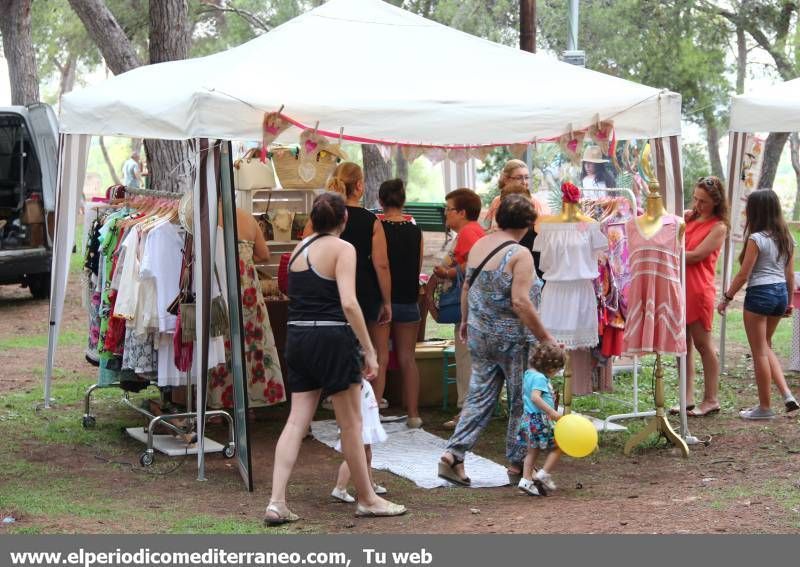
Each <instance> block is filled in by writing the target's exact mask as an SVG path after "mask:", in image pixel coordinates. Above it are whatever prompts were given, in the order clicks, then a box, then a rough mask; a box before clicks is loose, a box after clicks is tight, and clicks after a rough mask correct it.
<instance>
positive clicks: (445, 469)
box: [438, 455, 472, 486]
mask: <svg viewBox="0 0 800 567" xmlns="http://www.w3.org/2000/svg"><path fill="white" fill-rule="evenodd" d="M463 462H464V461H463V460H459V459H458V458H456V456H455V455H453V464H452V465H451V464H450V463H448V462H447V461H445V460H444V459H440V460H439V473H438V476H439V478H443V479H445V480H447V481H450V482H452V483H455V484H458V485H460V486H469V485H470V484H472V479H470V478H469V477H468V476H465V477H462V476H459V474H458V473H457V472H456V470H455V467H456V465H460V464H462V463H463Z"/></svg>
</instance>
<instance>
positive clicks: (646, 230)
mask: <svg viewBox="0 0 800 567" xmlns="http://www.w3.org/2000/svg"><path fill="white" fill-rule="evenodd" d="M665 214H666V211H665V210H664V202H663V201H662V200H661V194H660V193H659V192H658V186H657V185H651V186H650V195H649V196H648V197H647V202H646V204H645V211H644V214H643V215H641V216H639V217H637V218H636V224H637V226H638V227H639V230H640V231H641V232H642V234H643V235H644V236H645V237H647V238H652V237H653V235H654V234H655V233H657V232H658V231H659V230H661V227H662V226H663V220H664V215H665ZM684 230H686V223H685V222H684V221H683V220H682V219H681V220H680V221H679V223H678V238H679V239H681V238H683V232H684Z"/></svg>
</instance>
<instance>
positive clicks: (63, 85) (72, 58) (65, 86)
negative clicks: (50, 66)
mask: <svg viewBox="0 0 800 567" xmlns="http://www.w3.org/2000/svg"><path fill="white" fill-rule="evenodd" d="M77 67H78V55H77V53H70V54H69V55H68V56H67V61H66V62H65V63H64V64H63V65H59V66H58V70H59V72H60V74H61V79H60V80H59V82H58V104H59V106H60V105H61V97H62V96H64V95H65V94H67V93H68V92H71V91H72V89H74V88H75V78H76V76H77V73H76V71H77Z"/></svg>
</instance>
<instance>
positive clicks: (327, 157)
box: [270, 147, 339, 189]
mask: <svg viewBox="0 0 800 567" xmlns="http://www.w3.org/2000/svg"><path fill="white" fill-rule="evenodd" d="M270 153H271V157H272V163H273V164H274V165H275V172H276V173H277V174H278V180H279V181H280V182H281V187H283V188H284V189H319V188H322V187H325V182H326V181H327V180H328V177H330V175H331V173H333V170H334V168H335V167H336V163H337V162H338V160H339V158H338V157H337V156H336V155H335V154H333V153H331V152H329V151H327V150H320V151H318V152H316V154H314V155H313V156H312V157H311V159H309V160H301V159H300V155H299V153H300V152H299V150H298V149H297V148H286V147H283V148H273V149H272V151H271V152H270ZM301 167H302V168H303V171H302V175H301V169H300V168H301Z"/></svg>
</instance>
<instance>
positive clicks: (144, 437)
mask: <svg viewBox="0 0 800 567" xmlns="http://www.w3.org/2000/svg"><path fill="white" fill-rule="evenodd" d="M125 193H126V197H127V196H128V195H141V196H145V197H156V198H167V199H180V198H181V197H182V196H183V194H181V193H174V192H171V191H157V190H152V189H135V188H128V187H126V188H125ZM191 375H192V370H191V369H190V370H188V371H187V372H186V388H187V407H186V411H185V412H181V413H171V414H161V415H156V414H154V413H152V412H150V411H148V410H146V409H144V408H142V407H140V406H139V405H137V404H135V403H134V402H132V401H131V399H130V397H129V394H128V392H127V391H123V394H122V399H121V400H120V401H121V403H122V405H124V406H126V407H128V408H130V409H132V410H133V411H135V412H136V413H138V414H140V415H141V416H143V417H144V418H145V419H146V420H147V424H146V425H145V426H144V427H143V428H142V427H129V428H126V432H127V433H128V435H130V436H131V437H133V438H134V439H136V440H138V441H141V442H143V443H145V446H146V448H145V451H144V452H142V453H141V454H140V455H139V464H140V465H142V466H143V467H147V466H150V465H152V464H153V462H154V460H155V451H156V450H159V451H161V452H163V453H165V454H167V455H170V456H176V455H185V454H195V453H197V452H198V451H199V450H201V449H200V447H203V449H202V450H203V451H204V452H206V453H216V452H221V453H222V455H223V456H224V457H225V458H226V459H229V458H232V457H233V456H234V455H235V453H236V437H235V428H234V422H233V418H232V417H231V415H230V413H228V412H227V411H224V410H212V411H206V412H205V416H206V418H209V417H215V416H219V417H221V418H223V419H224V420H225V421H226V424H227V430H228V434H227V441H226V442H225V443H224V444H221V443H216V442H214V441H211V440H209V439H205V443H204V444H199V443H198V444H197V445H195V442H190V441H187V439H190V438H192V436H194V439H196V438H197V427H196V422H197V416H198V412H197V411H196V410H195V411H193V410H192V402H193V396H192V388H193V384H192V382H193V380H192V376H191ZM153 386H157V384H156V383H154V382H153V381H152V380H150V381H148V382H147V386H146V387H153ZM106 387H120V383H119V382H113V383H110V384H107V385H104V386H101V385H100V384H98V383H95V384H92V385H91V386H89V388H87V390H86V392H85V393H84V400H83V401H84V414H83V418H82V421H81V425H82V426H83V428H84V429H90V428H93V427H95V425H96V417H95V415H94V414H93V412H92V407H91V401H92V394H93V392H94V391H95V390H97V389H99V388H106ZM170 420H184V424H183V425H175V424H173V423H171V422H170ZM159 426H160V427H161V428H167V429H168V430H170V431H172V432H173V433H174V434H175V435H177V436H178V438H180V439H182V440H183V447H181V446H180V443H179V442H177V440H176V441H172V442H171V440H172V438H171V437H170V436H169V435H158V434H156V430H157V429H158V428H159ZM189 445H195V446H194V447H191V448H190V447H189Z"/></svg>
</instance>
